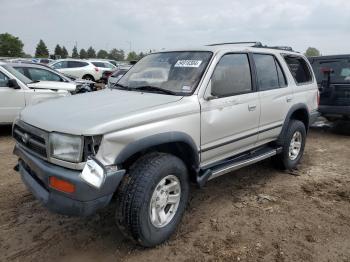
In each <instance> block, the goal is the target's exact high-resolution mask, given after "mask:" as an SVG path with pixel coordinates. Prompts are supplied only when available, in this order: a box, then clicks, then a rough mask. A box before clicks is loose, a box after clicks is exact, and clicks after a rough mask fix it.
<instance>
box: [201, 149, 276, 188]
mask: <svg viewBox="0 0 350 262" xmlns="http://www.w3.org/2000/svg"><path fill="white" fill-rule="evenodd" d="M280 152H282V147H279V148H272V147H264V148H260V149H257V150H255V151H250V152H248V153H245V154H242V155H239V156H236V157H233V158H228V159H226V160H224V161H220V162H219V163H218V164H217V165H215V166H211V167H209V168H205V169H204V170H202V174H201V175H199V176H198V177H197V183H198V185H199V187H202V186H204V184H205V183H206V182H207V181H208V180H211V179H214V178H216V177H219V176H221V175H224V174H226V173H229V172H232V171H235V170H237V169H240V168H242V167H245V166H249V165H252V164H254V163H257V162H259V161H262V160H264V159H267V158H270V157H272V156H275V155H277V154H279V153H280Z"/></svg>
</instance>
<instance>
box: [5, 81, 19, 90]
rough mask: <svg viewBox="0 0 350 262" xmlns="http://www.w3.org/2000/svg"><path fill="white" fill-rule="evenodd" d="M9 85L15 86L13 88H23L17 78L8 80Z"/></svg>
mask: <svg viewBox="0 0 350 262" xmlns="http://www.w3.org/2000/svg"><path fill="white" fill-rule="evenodd" d="M7 85H8V87H10V88H13V89H21V87H20V86H19V84H18V83H17V80H16V79H10V80H9V81H8V82H7Z"/></svg>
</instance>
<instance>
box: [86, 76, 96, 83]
mask: <svg viewBox="0 0 350 262" xmlns="http://www.w3.org/2000/svg"><path fill="white" fill-rule="evenodd" d="M83 79H85V80H90V81H94V82H95V78H94V77H93V76H92V75H84V76H83Z"/></svg>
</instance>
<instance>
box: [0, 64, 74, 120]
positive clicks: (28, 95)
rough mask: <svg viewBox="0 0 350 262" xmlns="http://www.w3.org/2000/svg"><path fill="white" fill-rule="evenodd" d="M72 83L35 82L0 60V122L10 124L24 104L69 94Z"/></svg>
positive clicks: (72, 87) (71, 89)
mask: <svg viewBox="0 0 350 262" xmlns="http://www.w3.org/2000/svg"><path fill="white" fill-rule="evenodd" d="M73 90H75V85H74V84H72V83H57V82H45V81H41V82H35V81H32V80H30V79H29V78H27V77H26V76H24V75H23V74H21V73H20V72H18V71H17V70H16V69H14V68H13V67H11V66H10V65H8V64H5V63H2V62H0V124H1V125H3V124H11V123H12V122H13V121H14V120H15V118H16V117H17V116H18V114H19V112H20V111H21V110H22V109H23V108H24V107H26V106H28V105H32V104H37V103H39V102H43V101H46V100H48V99H52V98H58V97H64V96H68V95H70V93H69V92H68V91H73Z"/></svg>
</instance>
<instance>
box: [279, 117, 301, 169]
mask: <svg viewBox="0 0 350 262" xmlns="http://www.w3.org/2000/svg"><path fill="white" fill-rule="evenodd" d="M305 142H306V128H305V125H304V123H303V122H301V121H299V120H293V119H292V120H290V122H289V125H288V128H287V132H286V135H285V136H284V140H283V141H282V153H281V154H279V155H277V156H276V157H275V162H276V164H277V166H278V167H279V168H282V169H294V168H295V167H296V166H297V165H298V164H299V162H300V159H301V157H302V156H303V153H304V148H305Z"/></svg>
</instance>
